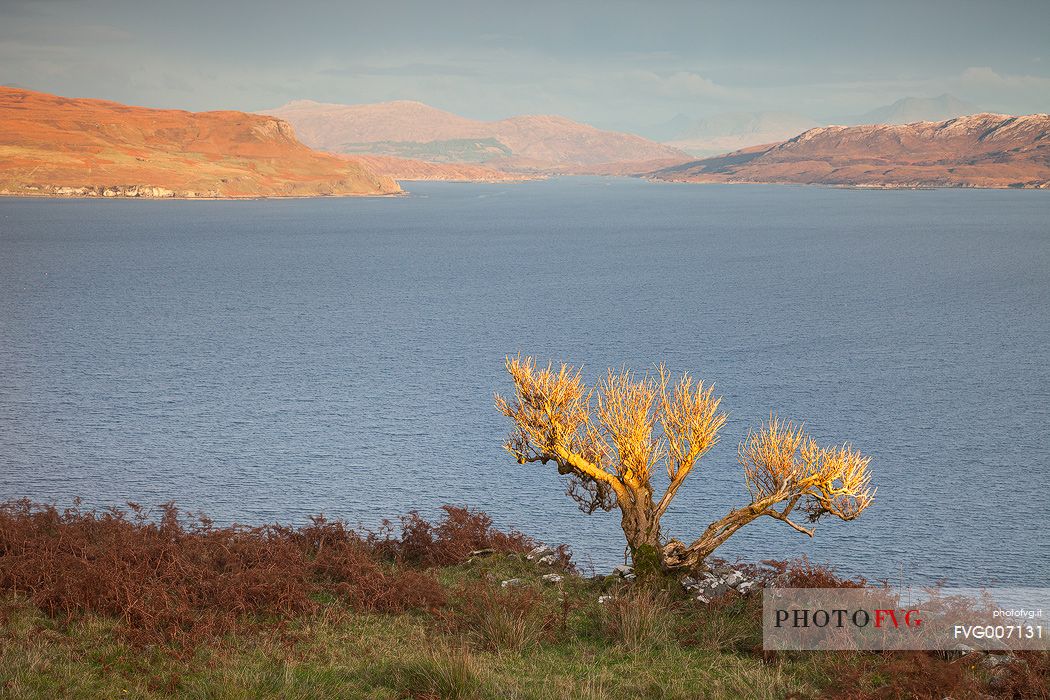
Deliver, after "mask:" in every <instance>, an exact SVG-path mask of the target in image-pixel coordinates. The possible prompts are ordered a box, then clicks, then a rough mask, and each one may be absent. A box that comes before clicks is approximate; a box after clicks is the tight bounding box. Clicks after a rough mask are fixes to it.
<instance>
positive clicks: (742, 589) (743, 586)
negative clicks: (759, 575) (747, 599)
mask: <svg viewBox="0 0 1050 700" xmlns="http://www.w3.org/2000/svg"><path fill="white" fill-rule="evenodd" d="M755 588H757V586H756V584H755V582H754V581H743V582H742V583H740V585H738V586H737V587H736V592H737V593H739V594H740V595H747V594H748V593H750V592H751V591H753V590H755Z"/></svg>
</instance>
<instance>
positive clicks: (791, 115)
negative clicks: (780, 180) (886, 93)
mask: <svg viewBox="0 0 1050 700" xmlns="http://www.w3.org/2000/svg"><path fill="white" fill-rule="evenodd" d="M980 111H981V110H980V109H979V108H978V107H977V106H975V105H972V104H970V103H967V102H963V101H962V100H960V99H958V98H957V97H954V96H953V95H948V94H944V95H940V96H938V97H905V98H903V99H900V100H897V101H896V102H894V103H893V104H890V105H884V106H882V107H879V108H877V109H873V110H871V111H869V112H865V113H864V114H859V115H852V116H845V117H841V118H839V119H837V120H834V121H835V122H836V123H840V124H844V125H850V126H858V125H862V124H911V123H914V122H920V121H943V120H945V119H952V118H954V117H961V116H964V115H967V114H976V113H978V112H980ZM829 124H830V122H827V121H825V122H820V121H817V120H815V119H812V118H810V117H807V116H805V115H802V114H798V113H796V112H773V111H768V112H725V113H720V114H714V115H712V116H710V117H706V118H703V119H694V118H692V117H689V116H687V115H684V114H679V115H677V116H675V117H674V118H673V119H671V120H670V121H668V122H665V123H663V124H659V125H657V126H654V127H651V128H650V129H647V130H645V133H647V134H648V135H650V136H652V137H653V138H656V139H657V140H658V141H660V142H662V143H664V144H665V145H667V146H671V147H673V148H678V149H681V150H683V151H685V152H686V153H689V154H691V155H694V156H712V155H718V154H722V153H729V152H732V151H736V150H739V149H742V148H747V147H749V146H757V145H761V144H768V143H774V142H777V141H783V140H785V139H789V138H791V137H792V136H797V135H798V134H800V133H802V132H803V131H806V130H807V129H812V128H813V127H817V126H828V125H829Z"/></svg>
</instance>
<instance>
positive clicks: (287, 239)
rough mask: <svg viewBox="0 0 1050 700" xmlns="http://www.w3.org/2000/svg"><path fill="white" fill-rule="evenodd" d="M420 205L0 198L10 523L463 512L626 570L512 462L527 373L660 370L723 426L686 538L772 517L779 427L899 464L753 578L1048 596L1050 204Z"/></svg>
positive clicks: (1028, 198) (710, 189)
mask: <svg viewBox="0 0 1050 700" xmlns="http://www.w3.org/2000/svg"><path fill="white" fill-rule="evenodd" d="M409 189H410V190H411V191H412V194H411V196H408V197H402V198H385V199H313V200H271V201H210V202H187V201H93V200H39V199H0V498H15V497H22V496H28V497H30V498H33V499H37V500H43V501H54V502H57V503H60V504H66V503H68V502H69V501H70V500H71V499H72V498H74V497H76V496H81V497H83V498H84V499H85V502H86V503H87V504H89V505H110V504H118V503H121V502H123V501H126V500H134V501H139V502H142V503H144V504H159V503H161V502H164V501H168V500H175V501H176V502H177V503H178V504H180V505H181V506H183V507H184V508H188V509H191V510H203V511H205V512H207V513H208V514H209V515H211V516H213V517H214V518H215V519H216V520H218V521H220V522H230V521H239V522H250V523H258V522H266V521H274V520H281V521H285V522H288V521H291V522H301V521H303V520H305V518H306V517H307V516H308V515H310V514H315V513H319V512H324V513H325V514H326V515H328V516H329V517H341V518H345V519H347V520H349V521H351V522H353V523H361V524H363V525H366V526H374V525H376V524H378V522H379V521H380V520H381V519H382V518H384V517H395V516H397V515H399V514H402V513H404V512H406V511H407V510H409V509H419V510H420V511H422V512H423V513H424V514H427V515H433V514H434V513H435V512H436V510H437V508H438V507H439V506H440V505H441V504H443V503H453V504H465V505H470V506H472V507H477V508H481V509H483V510H485V511H487V512H489V513H490V514H491V515H492V516H493V517H494V518H495V519H496V521H497V523H498V524H500V525H502V526H514V527H519V528H521V529H522V530H524V531H526V532H529V533H530V534H534V535H536V536H538V537H540V538H542V539H544V540H547V541H551V542H568V543H569V544H570V545H572V547H573V549H574V551H575V553H576V556H577V560H578V561H579V562H580V563H581V564H582V565H584V567H587V566H589V565H591V564H593V565H594V566H595V567H597V568H598V569H599V570H601V569H603V568H605V567H608V566H610V565H611V564H613V563H615V562H616V561H618V560H620V559H621V558H622V553H623V542H622V536H621V534H620V533H619V530H618V518H617V517H616V516H615V515H613V514H602V513H599V514H596V515H593V516H590V517H587V516H584V515H582V514H580V513H579V512H578V511H577V510H576V507H575V505H574V504H573V503H572V502H571V501H570V500H569V499H568V498H566V497H565V496H564V495H563V487H562V486H561V485H560V483H559V480H558V478H557V476H556V474H555V473H554V472H553V470H552V469H550V468H545V467H543V466H541V465H527V466H519V465H517V464H516V463H515V462H514V461H513V459H511V457H510V456H509V455H507V454H506V453H505V452H503V451H502V449H501V441H502V439H503V437H504V435H505V433H506V432H507V429H508V425H507V424H506V422H505V419H503V418H502V416H500V415H499V414H498V413H497V412H496V411H495V410H494V408H493V401H492V394H493V392H494V391H497V390H502V391H506V390H507V389H508V388H509V383H508V380H507V378H506V376H505V373H504V370H503V366H502V362H503V357H504V356H505V355H507V354H515V353H517V352H519V351H522V352H525V353H529V354H533V355H536V356H538V357H539V358H543V359H547V358H550V359H554V360H555V361H560V360H569V361H572V362H575V363H578V364H583V365H584V366H585V374H586V375H587V376H588V377H589V378H591V379H593V378H596V377H597V376H598V375H599V374H601V373H602V372H604V370H605V369H606V368H607V367H609V366H613V367H620V366H623V365H626V366H628V367H633V368H636V369H643V370H644V369H646V368H649V367H651V366H652V365H653V364H654V363H656V362H659V361H664V362H666V363H667V364H668V365H669V366H670V367H671V368H672V369H674V370H677V371H681V370H689V371H690V372H692V373H694V374H695V375H698V376H700V377H702V378H703V379H704V380H705V381H709V382H714V383H715V385H716V389H717V391H718V392H719V393H720V394H722V395H724V400H723V407H724V408H725V409H727V410H728V411H729V412H730V418H729V422H728V424H727V426H726V428H725V430H724V431H723V439H722V442H721V443H720V444H719V445H717V446H716V447H715V448H714V449H713V450H712V451H711V452H710V453H709V454H708V455H707V456H706V457H705V458H704V460H703V461H702V462H701V464H700V465H699V467H698V468H697V469H696V471H695V473H694V474H693V476H692V477H691V479H690V482H689V483H687V484H686V486H685V487H683V489H682V491H681V492H680V494H679V496H678V498H677V499H676V501H675V504H674V505H673V506H672V509H671V511H670V513H669V515H668V517H667V519H666V521H665V528H664V530H665V534H667V535H673V536H677V537H679V538H680V539H688V538H689V537H690V536H691V535H696V534H699V532H700V531H701V530H702V528H703V526H704V525H706V523H707V522H709V521H710V520H712V519H714V518H716V517H718V516H720V515H722V514H723V513H724V512H725V511H727V510H728V509H729V508H731V507H735V506H739V505H742V504H744V503H746V500H747V492H746V490H745V488H744V484H743V478H742V472H741V469H740V467H739V466H738V464H737V462H736V445H737V443H738V441H739V440H740V439H741V438H743V437H744V435H745V434H746V432H747V428H748V426H754V425H757V424H758V423H759V422H760V421H762V420H763V419H764V418H766V417H767V416H768V415H769V413H770V412H771V411H776V412H777V413H779V415H780V416H782V417H792V418H796V419H802V420H805V421H806V425H807V427H808V428H809V430H810V431H811V432H812V434H813V435H814V436H815V437H816V438H817V439H818V440H820V441H821V442H825V443H841V442H842V441H845V440H850V441H852V442H853V443H854V444H855V445H856V446H857V447H859V448H860V449H861V450H863V451H864V452H866V453H868V454H871V455H873V457H874V460H873V463H872V469H873V472H874V475H875V483H876V485H877V486H878V488H879V491H878V496H877V500H876V503H875V505H873V506H872V508H871V509H870V510H869V511H868V512H866V513H865V514H864V515H863V516H862V517H861V518H860V519H859V520H857V521H855V522H852V523H839V522H826V523H821V524H820V526H818V528H817V533H816V537H815V538H814V539H812V540H809V539H807V538H805V537H803V536H801V535H799V534H798V533H796V532H794V531H792V530H790V529H789V528H787V527H786V526H785V525H784V524H782V523H778V522H775V521H770V522H768V523H756V524H753V525H751V526H749V527H748V528H746V529H745V530H743V531H741V532H740V533H738V534H737V535H736V536H734V538H733V539H731V540H730V541H729V542H728V543H727V545H726V546H725V547H724V548H723V550H721V551H722V553H723V554H724V555H726V556H729V557H736V556H740V557H744V558H747V559H763V558H770V557H772V558H786V557H791V556H796V555H799V554H802V553H805V554H807V555H809V556H810V557H811V558H813V559H815V560H817V561H829V562H833V563H835V564H836V565H837V567H838V568H839V570H840V571H841V572H842V573H846V574H864V575H868V576H873V577H878V578H882V577H889V578H892V579H893V580H894V581H896V580H897V579H898V577H900V576H902V575H903V576H904V577H905V578H906V579H907V580H908V581H913V582H920V583H921V582H932V581H934V580H936V579H939V578H946V579H947V580H949V581H950V582H952V583H955V584H978V585H994V584H1016V585H1046V584H1047V582H1048V580H1050V523H1048V519H1050V429H1048V418H1050V351H1048V346H1050V226H1048V224H1047V222H1048V221H1050V195H1048V193H1046V192H1037V191H980V190H929V191H867V190H846V189H827V188H807V187H776V186H758V185H756V186H720V185H709V186H690V185H659V184H654V183H648V182H643V181H637V180H628V179H588V178H563V179H554V180H548V181H540V182H528V183H523V184H510V185H501V184H497V185H493V184H477V185H473V184H448V183H427V184H424V183H418V184H412V185H411V186H410V187H409Z"/></svg>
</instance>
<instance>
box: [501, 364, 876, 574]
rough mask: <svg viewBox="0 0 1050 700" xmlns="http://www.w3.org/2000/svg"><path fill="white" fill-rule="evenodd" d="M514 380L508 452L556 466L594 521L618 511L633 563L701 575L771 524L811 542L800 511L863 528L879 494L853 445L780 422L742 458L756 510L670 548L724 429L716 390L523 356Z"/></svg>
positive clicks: (507, 407)
mask: <svg viewBox="0 0 1050 700" xmlns="http://www.w3.org/2000/svg"><path fill="white" fill-rule="evenodd" d="M507 371H508V372H510V376H511V379H512V380H513V381H514V396H513V397H512V398H510V399H506V398H504V397H502V396H500V395H499V394H497V395H496V407H497V408H498V409H499V410H500V411H501V412H502V413H503V414H504V415H506V416H507V417H509V418H510V419H511V420H512V421H514V431H513V432H512V433H511V435H510V437H509V438H508V439H507V442H506V444H505V445H504V447H505V448H506V449H507V451H509V452H510V453H511V454H512V455H514V457H515V458H516V459H517V460H518V463H519V464H526V463H528V462H541V463H543V464H546V463H548V462H554V463H555V464H556V465H557V467H558V473H559V474H562V475H564V476H567V477H568V482H569V487H568V491H567V493H568V495H569V496H571V497H572V498H573V499H574V500H575V501H576V502H577V503H578V504H579V505H580V508H581V510H583V511H584V512H585V513H593V512H594V511H595V510H598V509H602V510H606V511H608V510H612V509H613V508H617V507H618V508H619V509H620V524H621V527H622V528H623V534H624V536H625V537H626V538H627V545H628V547H629V548H630V551H631V556H632V559H633V560H634V563H635V566H643V567H644V566H650V567H655V566H659V567H661V568H663V569H664V570H674V569H682V568H692V567H694V566H695V565H697V564H698V563H699V562H701V561H702V560H703V559H704V558H706V557H707V556H708V555H710V554H711V553H712V552H713V551H715V549H716V548H718V547H719V546H720V545H721V544H722V543H723V542H725V541H726V540H727V539H729V537H730V536H731V535H732V534H733V533H735V532H736V531H737V530H739V529H740V528H742V527H743V526H745V525H747V524H748V523H750V522H751V521H753V520H756V519H758V518H761V517H763V516H767V517H770V518H774V519H776V520H781V521H783V522H785V523H787V524H788V525H790V526H791V527H793V528H794V529H796V530H798V531H799V532H801V533H803V534H806V535H809V536H810V537H812V536H813V529H812V528H810V527H805V526H803V525H800V524H799V523H798V522H796V521H795V520H793V519H792V516H793V515H794V514H796V513H799V514H801V515H802V517H803V518H804V519H805V521H806V522H807V523H808V524H814V523H816V522H817V521H818V520H820V519H821V518H823V517H825V516H829V515H830V516H835V517H837V518H840V519H842V520H853V519H854V518H856V517H857V516H858V515H860V514H861V513H862V512H863V511H864V509H865V508H867V507H868V506H869V505H871V502H872V499H873V498H874V496H875V490H873V489H872V488H871V474H870V473H869V471H868V463H869V462H870V461H871V458H870V457H865V456H863V455H861V453H860V452H858V451H855V450H854V449H853V448H852V447H851V446H850V445H849V444H845V445H843V446H841V447H820V446H818V445H817V443H816V442H815V441H814V440H813V439H812V438H810V437H809V436H808V435H807V434H806V433H805V432H804V430H803V428H802V426H801V425H798V426H796V425H795V424H794V423H792V422H790V421H787V422H785V421H781V420H779V419H778V418H776V417H775V416H773V417H771V418H770V420H769V421H768V422H767V423H765V424H763V425H762V426H761V427H760V428H759V429H758V430H753V431H749V432H748V435H747V438H746V439H745V440H744V441H743V442H742V443H741V444H740V447H739V449H738V459H739V461H740V464H741V466H743V468H744V480H745V483H746V485H747V489H748V491H749V492H750V495H751V503H750V504H748V505H746V506H744V507H742V508H737V509H735V510H731V511H730V512H729V513H727V514H726V515H725V516H724V517H723V518H721V519H719V520H717V521H715V522H713V523H711V524H710V525H709V526H708V527H707V529H706V530H704V532H703V534H701V535H700V537H698V538H697V539H696V540H694V541H693V542H692V544H689V545H686V544H684V543H682V542H680V541H678V540H676V539H670V540H667V541H664V540H663V539H662V537H661V533H660V519H661V518H662V517H663V515H664V513H666V512H667V508H668V506H669V505H670V504H671V501H672V500H673V499H674V497H675V494H676V493H678V489H679V488H681V486H682V483H683V482H684V481H685V479H686V477H687V476H689V474H690V473H691V472H692V471H693V468H694V467H695V466H696V464H697V462H698V461H699V460H700V458H701V457H702V456H703V455H704V454H705V453H706V452H707V451H708V450H709V449H711V447H712V446H714V444H715V443H717V442H718V437H719V436H718V433H719V431H720V430H721V429H722V427H723V426H724V425H725V421H726V415H725V413H722V412H720V411H719V410H718V406H719V403H720V402H721V398H715V397H714V393H713V389H714V388H713V387H711V386H707V387H705V386H704V384H703V382H702V381H694V380H693V378H692V377H690V376H689V375H688V374H684V375H682V376H681V377H680V378H679V379H678V380H677V381H674V380H672V378H671V376H670V374H669V373H668V372H667V370H666V369H665V368H664V366H663V365H661V366H660V367H659V368H658V370H657V371H656V373H655V374H651V373H646V374H644V375H642V376H635V375H633V374H631V373H630V372H628V371H626V370H623V371H620V372H619V373H616V372H613V371H612V370H609V372H608V374H607V375H606V376H605V377H604V378H603V379H602V380H601V381H600V382H598V384H597V385H596V386H594V387H593V388H588V387H586V386H585V385H584V383H583V380H582V378H581V376H580V370H578V369H576V368H575V367H573V366H571V365H567V364H562V365H561V366H560V367H559V368H558V369H555V368H554V367H553V365H552V364H548V365H547V366H546V367H537V365H536V361H535V360H534V359H533V358H531V357H524V358H523V357H521V356H520V355H519V356H518V357H508V358H507ZM661 464H662V465H663V467H664V469H665V470H666V472H667V479H668V483H667V487H666V490H664V492H663V494H662V495H661V496H660V498H659V500H657V499H656V496H655V493H654V490H653V476H654V474H655V472H656V469H658V468H659V466H660V465H661Z"/></svg>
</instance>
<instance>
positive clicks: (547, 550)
mask: <svg viewBox="0 0 1050 700" xmlns="http://www.w3.org/2000/svg"><path fill="white" fill-rule="evenodd" d="M548 554H554V548H553V547H548V546H547V545H545V544H541V545H540V546H539V547H536V548H535V549H533V550H531V551H530V552H529V553H528V554H526V555H525V558H526V559H528V560H529V561H533V560H534V559H540V558H541V557H545V556H547V555H548Z"/></svg>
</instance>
